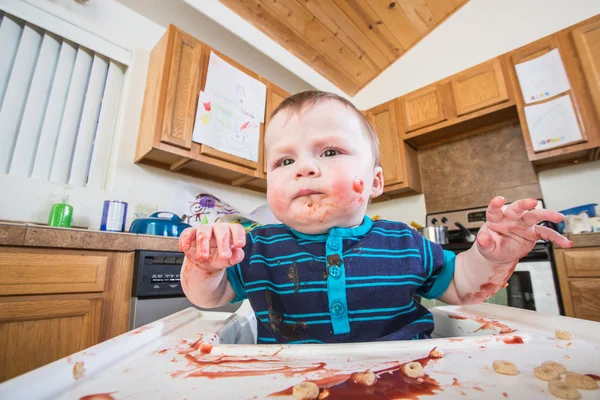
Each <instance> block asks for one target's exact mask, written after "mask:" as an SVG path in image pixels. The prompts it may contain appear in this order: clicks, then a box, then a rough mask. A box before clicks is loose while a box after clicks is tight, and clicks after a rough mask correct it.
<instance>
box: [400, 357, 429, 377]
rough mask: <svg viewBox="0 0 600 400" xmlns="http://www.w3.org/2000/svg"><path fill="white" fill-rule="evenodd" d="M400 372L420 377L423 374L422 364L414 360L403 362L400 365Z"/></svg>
mask: <svg viewBox="0 0 600 400" xmlns="http://www.w3.org/2000/svg"><path fill="white" fill-rule="evenodd" d="M402 372H403V373H404V374H405V375H406V376H408V377H410V378H420V377H422V376H423V375H425V371H424V370H423V366H422V365H421V363H418V362H416V361H413V362H409V363H408V364H404V365H403V366H402Z"/></svg>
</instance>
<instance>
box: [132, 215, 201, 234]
mask: <svg viewBox="0 0 600 400" xmlns="http://www.w3.org/2000/svg"><path fill="white" fill-rule="evenodd" d="M160 214H169V215H170V216H171V217H170V218H161V217H159V215H160ZM190 227H191V226H190V225H188V224H186V223H185V222H183V221H181V218H179V217H178V216H177V215H175V214H173V213H171V212H167V211H159V212H155V213H154V214H152V215H150V216H149V217H148V218H138V219H136V220H134V221H133V222H132V223H131V226H130V227H129V232H132V233H141V234H144V235H158V236H173V237H179V235H181V232H183V230H184V229H185V228H190Z"/></svg>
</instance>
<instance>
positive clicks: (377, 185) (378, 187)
mask: <svg viewBox="0 0 600 400" xmlns="http://www.w3.org/2000/svg"><path fill="white" fill-rule="evenodd" d="M383 184H384V182H383V168H381V167H375V169H374V170H373V183H372V184H371V198H372V199H374V198H375V197H378V196H379V195H381V193H383Z"/></svg>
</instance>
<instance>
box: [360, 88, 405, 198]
mask: <svg viewBox="0 0 600 400" xmlns="http://www.w3.org/2000/svg"><path fill="white" fill-rule="evenodd" d="M368 116H369V119H370V121H371V124H373V128H375V132H377V136H378V137H379V151H380V153H381V166H382V168H383V178H384V181H385V186H386V187H387V186H391V185H395V184H398V183H401V182H403V181H404V174H403V173H402V165H403V163H404V160H402V159H401V152H400V145H401V140H400V132H399V131H398V120H397V117H396V107H395V100H392V101H389V102H387V103H384V104H381V105H379V106H377V107H374V108H372V109H370V110H369V112H368Z"/></svg>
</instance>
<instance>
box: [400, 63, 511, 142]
mask: <svg viewBox="0 0 600 400" xmlns="http://www.w3.org/2000/svg"><path fill="white" fill-rule="evenodd" d="M507 71H508V68H507V60H506V58H505V57H496V58H493V59H491V60H489V61H486V62H484V63H481V64H479V65H476V66H474V67H472V68H469V69H467V70H465V71H462V72H459V73H458V74H455V75H452V76H450V77H447V78H445V79H442V80H440V81H438V82H435V83H433V84H431V85H428V86H425V87H424V88H421V89H418V90H416V91H414V92H411V93H408V94H406V95H404V96H401V97H399V104H400V114H401V116H402V119H403V120H404V124H403V125H402V126H401V127H402V129H403V135H402V136H403V139H404V140H405V141H406V142H408V143H410V144H411V145H412V146H413V147H415V148H417V149H423V148H428V147H432V146H437V145H439V144H442V143H445V142H448V141H451V140H455V139H458V138H461V137H464V136H468V135H472V134H476V133H478V132H480V131H484V130H487V129H490V127H492V126H494V125H498V124H501V123H507V121H512V120H514V119H516V118H517V112H516V109H515V107H514V100H513V91H512V90H511V88H510V87H509V86H508V85H507V81H506V75H507Z"/></svg>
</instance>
